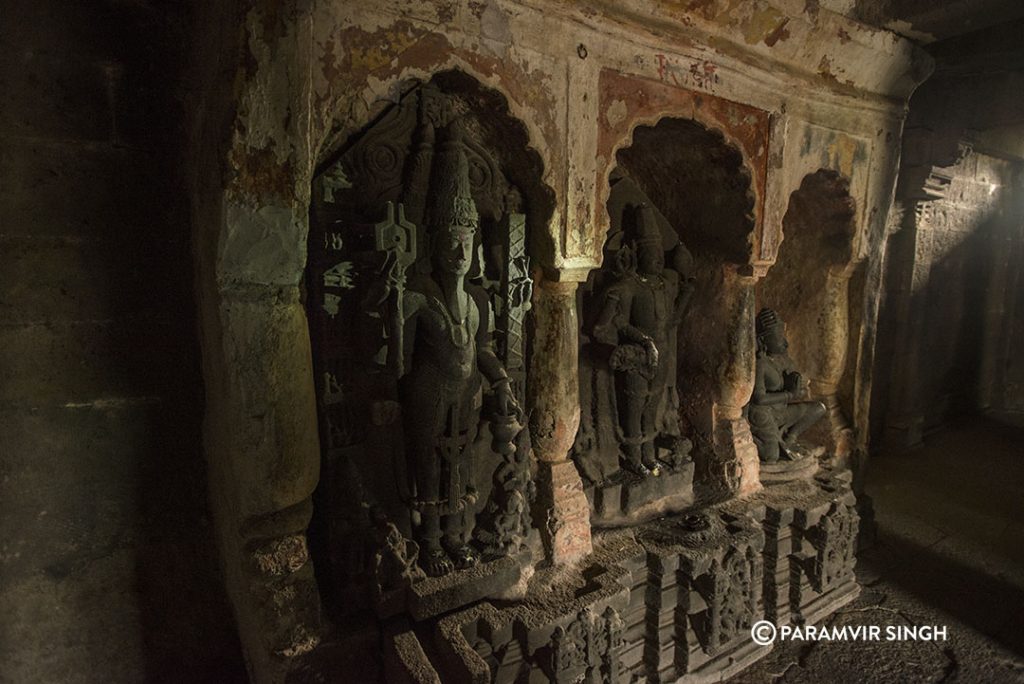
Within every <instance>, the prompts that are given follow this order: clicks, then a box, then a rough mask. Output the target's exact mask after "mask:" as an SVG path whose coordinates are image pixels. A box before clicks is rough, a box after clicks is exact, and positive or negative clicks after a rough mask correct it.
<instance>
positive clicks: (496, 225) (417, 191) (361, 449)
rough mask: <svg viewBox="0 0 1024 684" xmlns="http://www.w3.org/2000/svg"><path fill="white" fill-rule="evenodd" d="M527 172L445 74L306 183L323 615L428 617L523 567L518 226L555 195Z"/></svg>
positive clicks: (486, 104) (526, 546)
mask: <svg viewBox="0 0 1024 684" xmlns="http://www.w3.org/2000/svg"><path fill="white" fill-rule="evenodd" d="M542 172H543V168H542V162H541V159H540V157H539V155H538V154H537V153H536V152H534V151H532V150H531V149H530V148H529V140H528V137H527V134H526V130H525V128H524V127H523V126H522V125H521V123H520V122H518V121H516V120H515V119H514V118H512V117H511V116H510V115H509V113H508V105H507V102H506V101H505V100H504V98H503V96H502V95H500V94H499V93H497V92H495V91H493V90H489V89H486V88H483V87H482V86H481V85H480V84H479V83H478V82H476V81H475V80H474V79H473V78H471V77H469V76H467V75H465V74H463V73H461V72H457V71H450V72H443V73H440V74H437V75H436V76H434V77H433V78H432V79H431V80H430V81H429V82H427V83H415V84H413V85H411V86H410V87H409V88H408V90H407V91H406V92H405V94H404V95H403V96H402V97H401V98H400V100H399V101H398V102H396V103H395V104H393V105H392V106H390V107H388V108H387V109H386V110H384V111H383V112H382V113H381V114H380V115H379V116H378V117H377V118H376V120H374V121H373V122H371V123H370V124H368V125H367V126H366V127H365V128H364V129H363V130H362V131H360V132H358V133H356V134H355V135H353V136H352V137H351V138H350V140H348V142H347V143H346V144H345V145H344V146H343V148H342V149H341V150H340V151H339V153H338V155H337V157H336V158H335V159H333V160H332V161H331V162H330V163H328V164H326V165H325V166H324V167H323V168H322V169H321V170H320V171H319V173H318V174H317V176H316V178H315V180H314V185H313V202H312V209H311V221H310V233H309V262H308V268H307V273H306V279H305V301H306V306H307V311H308V315H309V325H310V333H311V340H312V345H313V355H314V369H315V374H316V381H317V400H318V413H319V428H320V439H321V449H322V469H321V480H320V483H319V486H318V488H317V491H316V494H315V496H314V504H315V512H314V518H313V523H312V526H311V529H310V541H311V553H312V556H313V560H314V563H315V566H316V571H317V576H318V580H319V584H320V587H321V594H322V595H323V597H324V599H325V601H324V602H325V605H326V606H327V607H328V609H329V612H330V613H333V614H334V615H335V616H340V615H345V614H350V613H353V612H360V611H370V610H375V611H376V612H377V614H378V615H384V616H386V615H390V614H395V613H399V612H403V611H408V612H410V613H412V614H413V615H414V616H416V617H417V618H423V617H427V616H429V615H432V614H436V613H437V612H440V611H445V610H451V609H453V608H455V607H457V606H458V605H462V604H464V603H467V602H470V601H474V600H478V599H480V598H482V597H484V596H487V595H491V594H493V593H495V592H498V591H502V590H504V589H507V588H508V587H509V586H510V585H512V584H514V583H515V582H516V581H517V580H518V579H519V572H520V569H521V568H524V567H527V566H529V564H530V563H529V557H530V555H531V553H532V551H531V548H532V547H533V546H536V545H535V544H533V543H532V542H533V541H534V538H535V537H536V534H535V531H534V530H533V529H532V524H531V520H530V502H531V499H532V496H533V484H532V482H533V478H532V472H531V470H532V469H531V455H530V453H531V452H530V440H529V434H528V431H527V430H525V429H523V426H524V425H525V423H526V419H525V415H524V412H523V411H522V407H525V406H526V390H527V387H526V386H527V382H528V378H527V364H526V357H527V353H528V351H527V345H528V327H527V326H528V320H527V319H528V316H529V309H530V301H531V296H530V295H531V287H532V279H531V266H530V252H531V250H530V248H529V245H530V237H531V235H535V234H536V233H537V232H538V231H540V230H543V229H544V227H545V226H546V224H547V221H548V220H549V218H550V216H551V213H552V210H553V194H552V193H551V191H550V189H549V188H547V187H545V186H544V185H543V183H542V181H541V178H542ZM453 586H456V587H458V590H457V591H452V587H453Z"/></svg>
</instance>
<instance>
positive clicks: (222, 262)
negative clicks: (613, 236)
mask: <svg viewBox="0 0 1024 684" xmlns="http://www.w3.org/2000/svg"><path fill="white" fill-rule="evenodd" d="M198 25H199V26H200V27H201V30H202V32H203V35H202V36H200V39H199V40H198V43H197V44H198V45H200V46H205V49H206V51H207V52H206V53H202V52H201V51H200V55H201V56H200V57H199V58H198V59H197V62H196V65H195V68H196V73H197V77H196V78H197V79H198V80H199V82H200V83H201V85H202V87H201V92H204V93H207V97H206V98H205V99H204V101H203V102H202V103H201V106H198V107H196V108H195V110H194V116H193V132H194V135H193V145H192V148H193V150H195V152H196V155H197V158H198V159H199V160H201V161H200V162H199V163H198V164H197V166H196V168H195V173H194V175H193V178H192V182H193V192H194V195H195V196H196V197H197V198H199V201H197V203H196V204H195V206H194V208H193V219H194V223H195V226H196V228H195V230H196V235H195V238H196V252H197V261H198V281H197V282H198V287H199V296H200V301H201V312H200V315H201V329H202V337H203V363H204V378H205V382H206V397H207V412H206V421H205V427H206V446H207V452H208V458H209V459H210V472H211V480H212V483H211V489H212V497H213V498H212V500H213V505H214V508H215V513H216V520H217V525H218V531H219V543H220V547H221V552H222V555H223V557H224V563H225V569H226V572H227V574H228V586H229V589H230V592H231V595H232V600H233V605H234V608H235V613H236V617H237V619H238V621H239V625H240V631H241V634H242V639H243V643H244V644H245V649H246V653H247V656H248V658H249V662H250V670H251V672H252V674H253V675H254V676H255V677H256V678H257V679H259V680H263V681H275V680H278V679H280V678H282V677H283V676H284V673H286V672H288V671H293V670H295V668H297V667H300V664H301V662H302V659H303V658H304V657H305V656H307V655H308V654H309V653H310V652H311V651H313V650H315V647H316V645H317V643H318V639H319V637H318V635H319V634H320V630H321V627H322V626H321V624H320V618H319V615H318V612H317V610H316V607H315V606H312V607H310V606H301V605H299V604H300V603H301V602H300V601H289V600H287V597H288V596H293V595H296V593H297V592H306V590H307V589H308V587H309V584H310V582H312V579H311V577H310V573H309V563H308V562H306V558H305V550H304V547H302V545H301V544H300V545H299V546H297V547H295V548H294V551H295V553H296V554H298V555H297V557H296V558H295V559H294V560H295V562H294V563H288V564H285V566H284V567H286V568H287V570H286V571H285V572H283V573H282V574H277V575H274V576H273V577H271V576H270V575H268V573H267V572H266V570H265V568H261V567H260V566H259V564H258V563H256V562H255V560H254V558H253V555H252V553H251V549H252V548H253V546H254V545H255V546H258V545H260V544H262V543H269V542H272V541H273V540H274V539H283V538H286V537H289V536H292V535H299V536H301V535H302V533H303V531H304V527H305V525H306V524H307V523H308V518H309V507H308V499H309V496H310V494H311V492H312V491H313V488H314V487H315V485H316V481H317V477H318V468H319V449H318V445H317V443H316V437H315V435H316V426H315V424H314V422H313V421H314V420H315V411H314V389H313V379H312V372H311V360H310V348H309V337H308V331H307V327H306V321H305V314H304V312H303V309H302V305H301V303H300V299H299V287H300V282H301V278H302V274H303V267H304V263H305V240H306V232H307V221H308V202H309V194H310V182H311V179H312V177H313V175H314V172H315V171H316V170H317V169H318V168H319V167H320V165H321V164H323V163H324V162H325V161H326V160H328V158H330V157H331V155H332V153H334V152H335V151H336V150H338V149H339V147H340V146H341V145H342V144H343V143H344V141H345V140H346V139H347V138H348V137H349V136H350V135H351V134H353V133H354V132H356V131H357V130H359V129H360V128H361V127H362V126H364V125H365V124H366V123H367V122H368V121H370V120H371V119H372V118H373V117H374V116H375V115H376V114H378V113H380V112H381V111H382V110H383V108H384V107H385V106H386V105H387V103H389V102H391V101H394V100H395V98H396V97H397V96H398V94H399V93H400V92H401V91H402V89H403V87H405V86H406V85H407V84H409V83H410V82H412V81H413V80H427V79H428V78H429V77H430V76H431V74H433V73H435V72H437V71H440V70H444V69H451V68H457V69H460V70H463V71H465V72H467V73H468V74H470V75H471V76H473V77H474V78H476V79H477V80H478V81H480V82H481V83H483V84H484V85H485V86H487V87H490V88H493V89H495V90H498V91H499V92H501V93H502V94H503V95H504V96H505V97H506V98H507V100H508V102H509V108H510V112H511V114H512V115H513V116H515V117H516V118H518V119H519V120H520V121H522V122H523V123H524V124H525V126H526V128H527V131H528V133H529V136H530V141H531V145H532V146H533V147H534V148H535V149H536V150H537V152H538V154H539V155H540V157H541V159H542V160H543V163H544V178H543V180H544V182H545V184H547V185H548V186H549V187H551V188H552V189H553V190H554V194H555V209H554V212H553V216H552V218H551V221H550V225H549V227H548V228H549V229H548V231H547V234H546V235H544V236H543V237H542V239H541V240H540V241H539V243H538V244H537V245H535V254H534V257H535V259H537V261H538V262H539V263H540V265H541V266H542V267H543V269H544V272H545V275H544V277H545V278H546V279H549V280H564V281H567V282H568V283H572V282H578V281H580V280H582V279H583V278H585V277H586V274H587V272H588V271H589V269H591V268H593V267H595V266H596V265H597V264H598V260H599V259H600V254H601V246H602V242H603V235H604V233H605V231H606V230H607V216H606V213H605V211H604V208H603V207H604V201H603V197H604V194H605V193H606V192H607V174H608V173H609V172H610V171H611V167H612V166H613V165H614V164H613V163H612V162H613V155H614V151H615V150H617V149H619V148H621V147H623V146H625V145H627V144H628V139H629V136H630V134H631V131H632V130H633V128H634V127H635V126H637V125H639V124H649V123H652V122H654V121H656V120H657V119H658V118H660V117H662V116H677V117H683V118H696V119H698V120H703V121H704V122H705V123H707V124H710V125H711V126H713V127H715V128H717V129H720V130H722V131H723V133H724V134H725V135H726V137H727V139H732V140H735V141H737V143H738V147H739V148H740V149H743V150H744V152H745V153H746V157H747V159H746V161H747V163H748V164H751V165H752V170H753V173H754V176H755V179H756V181H757V182H756V183H755V185H756V195H757V197H756V199H757V202H756V207H755V214H756V224H757V229H756V234H755V240H754V243H753V244H752V245H751V249H752V252H751V257H750V259H749V261H748V263H746V264H738V265H736V264H734V265H731V266H730V267H729V268H728V272H727V273H725V274H724V276H725V277H727V278H728V279H732V280H734V281H736V282H737V283H738V284H737V286H736V287H737V289H736V290H735V292H736V293H737V296H738V300H737V301H738V302H744V301H746V302H747V303H746V304H743V305H739V306H737V308H736V309H735V311H736V312H737V313H736V314H735V315H734V316H733V318H731V319H730V320H729V322H728V325H729V326H731V331H730V332H729V333H728V334H730V335H735V336H736V339H745V338H747V337H750V339H751V340H752V321H751V317H752V315H753V304H752V302H751V301H748V300H749V299H750V298H749V296H746V298H745V296H744V295H742V294H741V293H743V292H747V291H750V289H751V288H752V287H753V284H754V283H755V282H756V279H757V278H759V277H761V276H763V274H764V273H766V272H767V271H768V269H769V268H770V265H771V264H772V262H773V261H774V259H775V256H776V253H777V250H778V246H779V244H780V243H781V240H782V239H783V236H782V235H781V233H780V229H781V226H782V216H783V214H784V213H785V210H786V206H787V201H788V198H789V196H790V194H791V193H792V192H793V191H794V190H795V189H796V188H797V187H799V185H800V182H801V181H802V179H803V178H804V177H805V176H806V175H808V174H809V173H813V172H815V171H817V170H818V169H820V168H826V169H832V170H835V171H837V172H839V173H841V174H843V175H844V177H846V178H847V179H849V182H850V189H851V190H850V192H851V196H852V197H853V201H854V202H855V204H856V207H857V211H856V217H857V218H856V226H855V234H854V237H853V249H854V253H855V254H856V258H857V259H859V260H862V261H864V262H865V273H866V276H865V279H864V289H863V291H862V292H857V293H852V294H851V296H854V297H860V298H863V300H864V303H863V310H864V325H863V326H862V327H861V330H860V334H859V339H858V340H857V342H856V344H855V345H854V346H855V348H856V351H857V353H856V354H855V355H854V358H850V359H848V361H847V362H848V363H852V364H855V368H856V371H855V372H856V379H857V385H858V390H857V391H856V392H855V400H854V408H853V414H854V415H853V417H852V419H853V421H854V424H855V425H856V426H859V425H861V424H862V423H863V420H864V418H865V416H866V412H867V408H868V392H867V388H868V387H869V385H870V378H869V375H868V370H867V369H869V368H870V366H871V364H870V358H871V354H872V350H873V348H874V320H875V313H876V311H877V295H876V293H877V290H878V287H877V285H878V279H879V278H880V272H881V269H880V264H881V262H880V258H879V257H880V249H879V244H880V241H881V238H882V235H883V233H884V228H885V218H886V209H887V207H888V206H889V202H890V197H891V192H892V186H893V181H894V178H895V166H896V161H897V159H898V153H899V149H898V144H899V139H900V132H901V126H902V117H903V111H904V110H903V106H904V104H903V103H904V102H905V100H906V98H907V97H908V96H909V94H910V92H911V91H912V90H913V88H914V87H915V85H916V84H917V83H918V82H919V81H920V80H921V79H922V78H923V77H924V75H925V74H926V73H927V70H928V64H929V60H928V59H927V57H925V56H923V55H922V54H921V53H919V52H918V51H917V50H916V49H915V48H913V47H912V46H911V45H910V44H909V43H907V42H905V41H903V40H901V39H899V38H897V37H896V36H894V35H892V34H889V33H886V32H884V31H878V30H874V29H868V28H865V27H862V26H860V25H858V24H856V23H854V22H851V21H850V20H848V19H846V18H844V17H842V16H839V15H836V14H833V13H832V12H830V11H828V10H826V9H819V8H818V7H817V6H816V5H815V6H813V7H812V6H810V5H807V6H805V4H804V3H803V2H790V1H789V0H784V1H780V2H777V3H775V4H769V3H766V2H760V1H758V2H750V3H734V2H724V1H721V2H719V1H716V0H709V1H703V2H697V1H694V2H689V3H683V4H680V3H668V2H640V1H637V0H633V1H630V2H624V3H603V2H585V3H571V4H570V3H564V2H541V1H539V0H533V1H530V2H521V3H519V2H504V1H500V0H492V1H491V2H460V1H458V0H435V1H434V2H410V1H408V0H405V1H401V0H395V1H389V2H382V3H377V4H376V5H375V6H374V7H373V8H368V7H366V6H361V5H356V4H354V3H341V2H327V1H298V0H296V1H293V2H244V3H243V2H239V3H237V4H235V5H233V6H232V5H230V4H227V3H221V4H218V7H217V8H207V9H206V10H205V14H204V15H203V17H202V19H201V21H200V22H199V24H198ZM239 27H240V28H239ZM555 36H557V39H553V37H555ZM236 49H237V51H236ZM603 78H615V79H619V80H620V81H621V82H622V83H624V84H627V90H626V91H623V92H621V93H620V96H618V97H615V98H612V99H611V100H608V99H606V98H602V97H601V95H602V87H601V83H602V79H603ZM629 84H632V88H633V90H632V91H631V92H630V91H629V90H628V87H629ZM653 96H663V97H662V99H661V100H657V101H649V100H648V99H645V98H648V97H653ZM730 103H731V104H730ZM744 108H747V109H748V110H750V111H751V112H752V113H754V112H760V113H761V114H758V115H756V116H755V118H758V117H760V120H761V123H760V124H759V125H757V126H754V127H753V128H751V129H749V130H748V129H745V128H744V127H745V126H746V125H747V124H746V123H745V122H744V120H743V117H742V116H741V115H740V114H739V112H741V111H743V110H744ZM745 130H748V133H744V131H745ZM566 301H571V299H567V300H566ZM749 341H750V340H748V342H749ZM749 347H750V345H746V346H743V345H737V346H735V347H734V349H735V350H736V351H735V353H734V355H733V356H732V357H731V358H727V359H723V366H722V370H721V378H722V380H721V383H722V387H723V390H722V392H723V394H722V395H721V396H720V397H719V400H720V401H721V402H722V407H725V408H728V411H722V412H721V415H720V416H719V418H722V419H724V420H726V421H729V420H731V421H732V422H733V423H737V421H738V410H739V407H740V406H742V404H743V403H744V402H745V401H746V398H747V397H749V391H750V387H748V385H749V382H747V381H746V378H747V377H748V376H750V375H751V374H752V356H751V355H749V354H746V353H744V352H743V349H747V348H749ZM572 372H575V371H574V369H573V371H572ZM571 386H572V385H571ZM574 404H575V401H569V402H568V403H567V404H565V405H563V406H554V407H552V408H551V409H550V410H551V411H552V412H553V413H555V414H558V415H557V416H556V417H557V419H558V420H559V421H562V422H563V423H564V424H566V425H574V424H575V423H574V420H573V416H572V413H573V411H576V412H577V418H576V420H578V406H577V407H574V406H573V405H574ZM733 414H735V415H733ZM559 424H562V423H559ZM737 425H738V423H737ZM737 429H738V428H737ZM724 439H726V440H729V439H731V440H733V441H734V443H735V444H734V445H735V448H736V449H737V450H740V451H742V450H743V449H746V452H747V456H746V459H747V460H746V461H742V459H741V461H738V462H737V463H738V465H737V466H736V467H737V472H735V473H733V476H735V477H736V478H737V481H736V483H735V484H734V486H737V487H739V488H740V489H743V490H749V489H752V488H756V486H757V485H756V482H757V478H756V464H755V463H753V462H751V461H750V460H749V458H750V455H749V448H748V447H750V446H751V445H750V441H749V440H750V438H749V433H746V434H744V433H743V432H742V430H740V431H738V432H735V433H734V434H731V436H730V435H727V436H726V437H725V438H724ZM857 439H858V444H860V445H863V444H864V440H865V439H866V436H865V435H864V434H863V433H861V434H860V435H859V436H858V438H857ZM563 441H564V440H563ZM570 443H571V440H570ZM741 447H742V449H741ZM730 448H733V447H730ZM737 453H738V451H737ZM755 461H756V459H755ZM302 595H305V594H304V593H303V594H302ZM268 605H269V606H274V605H276V606H277V607H276V608H273V609H266V606H268Z"/></svg>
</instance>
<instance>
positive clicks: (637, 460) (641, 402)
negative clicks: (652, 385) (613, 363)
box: [615, 371, 650, 472]
mask: <svg viewBox="0 0 1024 684" xmlns="http://www.w3.org/2000/svg"><path fill="white" fill-rule="evenodd" d="M615 381H616V385H617V386H618V387H619V388H621V392H620V395H619V425H620V426H621V427H622V436H623V438H624V440H623V445H622V451H623V452H624V453H625V455H626V467H628V468H629V469H631V470H633V471H634V472H645V471H646V470H647V468H646V467H644V465H643V463H642V455H641V445H642V444H643V441H644V430H643V412H644V406H645V405H646V403H647V396H648V393H649V391H650V390H649V387H648V383H647V380H646V379H645V378H644V377H643V376H642V375H640V374H639V373H635V372H632V371H626V372H619V373H616V376H615Z"/></svg>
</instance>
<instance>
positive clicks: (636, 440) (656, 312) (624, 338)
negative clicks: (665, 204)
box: [594, 204, 693, 475]
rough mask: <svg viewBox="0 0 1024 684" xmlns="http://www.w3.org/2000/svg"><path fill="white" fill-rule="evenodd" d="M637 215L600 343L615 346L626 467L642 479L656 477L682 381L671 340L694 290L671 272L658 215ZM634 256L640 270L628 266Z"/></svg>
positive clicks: (598, 333) (608, 296) (600, 324)
mask: <svg viewBox="0 0 1024 684" xmlns="http://www.w3.org/2000/svg"><path fill="white" fill-rule="evenodd" d="M635 210H636V213H637V216H636V228H635V239H634V242H633V247H632V248H624V249H623V250H621V251H620V255H622V257H623V261H624V262H626V263H623V264H622V268H621V270H622V274H621V276H620V277H619V279H618V280H617V281H616V282H614V283H612V285H611V286H610V287H609V288H608V290H607V292H606V293H605V296H604V308H603V309H602V310H601V314H600V316H599V317H598V319H597V322H596V323H595V325H594V338H595V339H596V340H597V341H599V342H603V343H605V344H608V345H612V346H613V347H614V350H613V351H612V354H611V358H610V360H609V364H610V366H611V368H612V370H614V371H615V388H616V395H617V399H618V411H619V426H620V428H621V430H622V450H623V453H624V456H625V458H624V465H625V466H626V467H627V468H628V469H629V470H632V471H633V472H635V473H638V474H642V475H646V474H654V475H657V474H658V473H659V466H658V461H657V459H656V458H655V453H656V452H655V438H656V437H658V434H659V428H660V427H661V424H662V422H663V421H662V418H663V417H664V416H663V415H662V414H663V413H664V412H665V409H666V404H667V403H668V401H667V400H668V399H669V392H670V391H672V390H674V386H675V378H669V377H668V376H669V370H670V369H672V368H674V367H675V363H674V355H675V349H674V348H673V345H671V344H669V341H670V339H671V338H672V335H671V333H672V331H674V330H675V328H676V327H677V326H678V325H679V323H680V321H681V320H682V317H683V313H684V311H685V309H686V305H687V304H688V302H689V299H690V295H691V294H692V293H693V286H692V285H691V284H690V283H689V282H683V283H682V284H681V283H680V276H679V273H678V272H677V271H675V270H673V269H670V268H665V251H664V249H663V247H662V237H661V232H660V230H659V229H658V226H657V222H656V219H655V217H654V211H653V209H652V208H651V207H650V206H648V205H646V204H642V205H640V206H638V207H636V208H635ZM634 254H635V260H636V264H635V266H634V265H633V264H631V263H628V262H629V261H630V259H631V258H633V255H634ZM669 419H670V420H676V417H675V416H670V417H669Z"/></svg>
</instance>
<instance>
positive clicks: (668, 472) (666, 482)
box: [587, 461, 693, 527]
mask: <svg viewBox="0 0 1024 684" xmlns="http://www.w3.org/2000/svg"><path fill="white" fill-rule="evenodd" d="M587 498H588V499H590V501H591V505H592V510H593V513H592V515H591V522H592V524H593V525H594V526H595V527H617V526H621V525H629V524H634V523H638V522H645V521H647V520H652V519H654V518H657V517H660V516H663V515H666V514H669V513H676V512H679V511H683V510H685V509H687V508H689V507H690V506H692V505H693V462H692V461H690V462H687V463H683V464H681V465H679V466H677V467H675V468H671V469H670V468H665V470H664V471H663V472H662V473H661V474H660V475H659V476H657V477H654V476H640V475H634V474H633V473H629V472H627V471H620V472H619V473H617V474H616V475H615V476H613V477H611V478H609V479H608V480H607V481H605V482H603V483H601V484H599V485H594V486H592V487H589V488H588V489H587Z"/></svg>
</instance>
